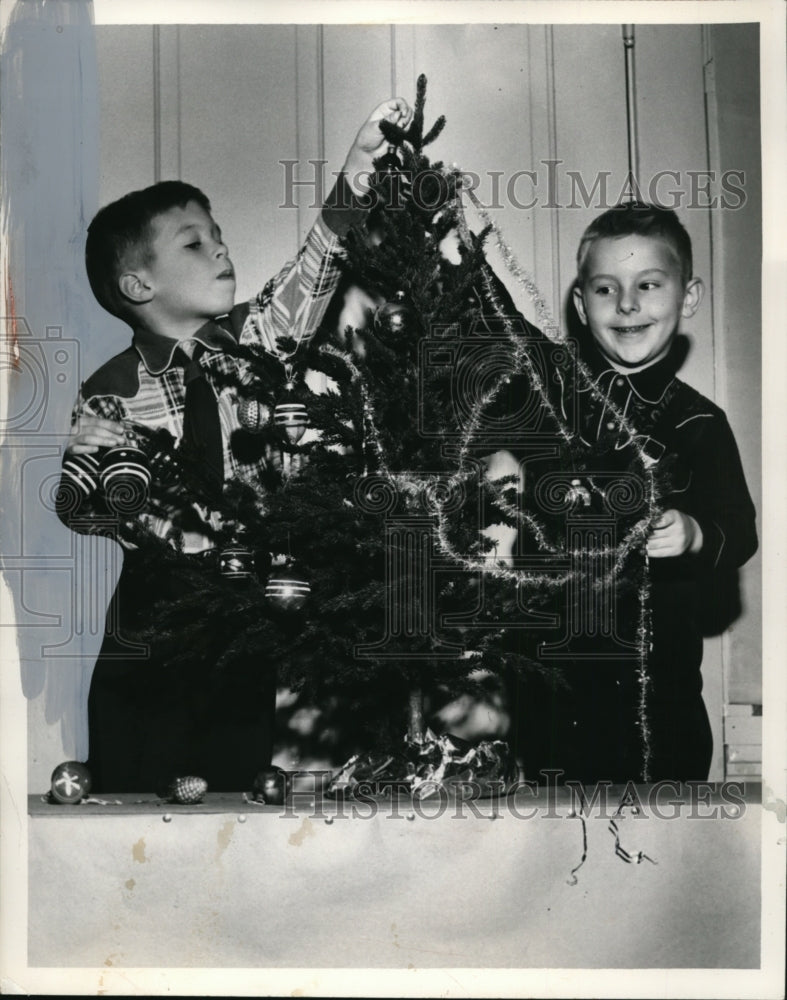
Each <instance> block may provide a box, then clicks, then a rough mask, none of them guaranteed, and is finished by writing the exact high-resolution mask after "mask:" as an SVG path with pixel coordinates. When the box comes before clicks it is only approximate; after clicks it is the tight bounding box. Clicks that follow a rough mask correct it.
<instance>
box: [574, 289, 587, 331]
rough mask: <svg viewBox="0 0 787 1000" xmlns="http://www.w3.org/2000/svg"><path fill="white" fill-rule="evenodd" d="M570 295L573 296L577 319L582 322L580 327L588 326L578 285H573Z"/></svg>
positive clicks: (583, 300) (583, 301) (582, 297)
mask: <svg viewBox="0 0 787 1000" xmlns="http://www.w3.org/2000/svg"><path fill="white" fill-rule="evenodd" d="M571 293H572V295H573V296H574V308H575V309H576V311H577V313H578V315H579V318H580V319H581V320H582V325H583V326H587V325H588V315H587V313H586V312H585V299H584V296H583V295H582V289H581V287H580V286H579V285H578V284H575V285H574V287H573V289H572V292H571Z"/></svg>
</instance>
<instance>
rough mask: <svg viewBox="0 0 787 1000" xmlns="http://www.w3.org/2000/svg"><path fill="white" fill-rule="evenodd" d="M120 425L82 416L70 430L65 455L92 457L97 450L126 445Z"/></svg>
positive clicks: (113, 421) (102, 418)
mask: <svg viewBox="0 0 787 1000" xmlns="http://www.w3.org/2000/svg"><path fill="white" fill-rule="evenodd" d="M127 443H128V442H127V438H126V431H125V428H124V427H123V425H122V424H119V423H117V422H116V421H115V420H107V419H105V418H104V417H90V416H86V415H85V416H82V417H80V418H79V420H78V421H77V423H76V424H74V426H73V428H72V430H71V436H70V437H69V439H68V444H67V445H66V454H67V455H92V454H94V453H95V452H97V451H98V450H99V448H120V447H121V446H122V445H124V444H127Z"/></svg>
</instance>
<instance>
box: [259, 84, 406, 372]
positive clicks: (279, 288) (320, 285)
mask: <svg viewBox="0 0 787 1000" xmlns="http://www.w3.org/2000/svg"><path fill="white" fill-rule="evenodd" d="M411 117H412V111H411V109H410V107H409V106H408V104H407V102H406V101H405V100H403V99H402V98H400V97H397V98H393V99H392V100H389V101H384V102H383V103H382V104H379V105H378V106H377V107H376V108H375V109H374V111H372V113H371V114H370V115H369V117H368V118H367V119H366V121H365V122H364V124H363V125H362V126H361V128H360V129H359V131H358V134H357V136H356V137H355V141H354V142H353V144H352V146H351V147H350V150H349V152H348V154H347V158H346V160H345V163H344V166H343V168H342V171H341V173H340V175H339V178H338V180H337V182H336V185H335V186H334V188H333V190H332V191H331V193H330V194H329V195H328V197H327V198H326V201H325V205H324V206H323V209H322V211H321V213H320V215H319V217H318V219H317V221H316V222H315V223H314V225H313V226H312V228H311V230H310V231H309V234H308V235H307V237H306V240H305V241H304V244H303V246H302V247H301V249H300V251H299V252H298V255H297V257H296V258H295V259H294V260H292V261H290V262H289V263H287V264H286V265H285V266H284V267H283V268H282V269H281V271H279V273H278V274H277V275H276V276H275V277H274V278H272V279H271V280H270V281H269V282H268V283H267V284H266V285H265V287H264V288H263V290H262V291H261V292H260V293H259V295H257V297H256V298H255V299H254V300H253V301H252V303H251V308H250V312H249V316H248V318H247V319H246V321H245V323H244V326H243V330H242V333H241V343H258V344H261V346H263V347H264V348H265V349H266V350H269V351H272V352H274V353H277V350H278V349H277V340H278V339H279V338H280V337H292V338H293V339H294V340H296V341H297V342H299V343H300V342H301V341H308V340H310V339H311V337H313V336H314V334H315V332H316V330H317V328H318V327H319V325H320V322H321V321H322V318H323V316H324V314H325V310H326V309H327V307H328V303H329V302H330V300H331V297H332V296H333V293H334V292H335V291H336V287H337V285H338V283H339V278H340V274H341V271H340V266H339V260H340V258H341V257H342V256H343V253H344V251H343V249H342V246H341V237H342V236H344V235H345V234H346V233H347V231H348V230H349V229H350V227H351V226H352V225H354V224H357V223H358V222H359V221H360V220H361V219H362V218H363V215H364V212H365V211H366V210H367V209H368V207H369V204H368V199H364V195H365V194H367V193H368V187H367V180H368V177H369V174H370V173H371V171H372V170H373V161H374V159H375V158H376V157H378V156H380V155H381V154H382V153H383V151H384V149H385V145H386V143H385V139H384V137H383V134H382V132H381V131H380V121H381V120H382V119H387V120H388V121H390V122H393V123H394V124H397V125H400V126H402V127H404V126H406V125H407V124H408V123H409V121H410V118H411Z"/></svg>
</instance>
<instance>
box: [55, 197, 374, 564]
mask: <svg viewBox="0 0 787 1000" xmlns="http://www.w3.org/2000/svg"><path fill="white" fill-rule="evenodd" d="M359 218H360V214H359V209H358V208H357V207H355V205H354V203H353V200H352V198H351V197H349V196H348V189H347V187H346V183H345V181H344V178H340V180H339V183H338V184H337V186H336V188H335V189H334V191H333V192H332V193H331V195H330V196H329V199H328V201H327V202H326V207H324V208H323V211H322V213H321V215H320V217H319V218H318V219H317V221H316V222H315V224H314V226H313V227H312V229H311V230H310V232H309V234H308V235H307V237H306V240H305V242H304V245H303V247H302V248H301V250H300V251H299V253H298V255H297V257H296V258H295V260H293V261H291V262H290V263H288V264H286V265H285V266H284V267H283V268H282V270H281V271H280V272H279V273H278V274H277V275H276V276H275V277H273V278H272V279H271V280H270V281H268V283H267V284H266V285H265V287H264V288H263V289H262V291H261V292H260V293H259V294H258V295H257V296H255V297H254V298H253V299H252V300H251V301H249V302H246V303H241V304H239V305H237V306H235V307H234V308H233V309H232V311H231V312H230V313H229V314H228V315H227V316H224V317H218V318H217V319H216V320H214V321H211V322H208V323H206V324H205V325H204V326H203V327H202V328H201V329H200V330H198V331H197V332H196V333H195V334H194V336H193V337H191V338H189V339H187V340H175V339H173V338H169V337H163V336H160V335H156V334H152V333H150V332H148V331H145V330H142V329H140V330H137V331H135V333H134V337H133V340H132V345H131V347H129V348H128V349H126V350H125V351H123V352H122V353H120V354H118V355H116V356H115V357H114V358H112V359H111V360H110V361H108V362H107V363H106V364H105V365H103V366H102V367H101V368H99V369H98V371H96V372H95V373H94V374H93V375H92V376H91V377H90V378H88V379H87V380H86V381H85V383H84V384H83V386H82V388H81V391H80V393H79V397H78V399H77V401H76V405H75V407H74V410H73V414H72V423H75V422H76V421H78V420H79V418H80V417H81V416H83V415H88V416H96V417H104V418H106V419H109V420H114V421H117V422H121V423H126V424H131V425H137V426H140V427H143V428H146V429H148V430H152V431H157V430H166V431H167V432H168V433H169V434H170V435H171V437H172V439H173V441H174V442H175V443H178V442H180V440H181V438H182V436H183V410H184V402H185V394H186V389H185V380H184V374H185V371H186V368H187V367H188V366H189V365H190V364H191V358H192V356H193V354H194V350H195V347H196V346H197V344H202V345H203V346H204V347H205V348H206V350H205V351H203V352H201V354H200V356H199V359H198V364H199V365H200V367H201V368H202V369H203V371H204V372H205V376H206V378H207V381H208V383H209V385H210V386H211V387H212V388H213V391H214V393H215V395H216V399H217V406H218V413H219V420H220V423H221V429H222V442H223V450H224V456H223V457H224V474H225V479H226V480H229V479H232V478H235V479H241V480H246V481H250V482H255V483H256V482H258V481H259V475H260V473H261V472H262V471H264V469H265V468H266V467H268V466H269V465H270V464H271V463H273V464H274V465H278V464H280V463H281V460H282V457H281V452H280V450H279V449H272V448H270V447H264V448H263V447H260V446H257V447H251V448H245V449H243V448H241V449H238V448H236V447H235V446H234V443H233V442H234V438H235V436H236V432H238V431H239V430H240V428H241V424H240V421H239V417H238V401H239V400H238V391H237V389H238V386H239V385H240V384H242V383H243V382H244V381H245V380H246V379H247V378H248V376H249V374H250V373H249V364H248V362H247V361H246V360H245V359H243V358H240V357H238V356H237V354H235V353H233V349H234V348H236V347H237V345H238V344H240V345H242V346H244V347H261V348H263V349H264V350H265V351H266V352H268V353H269V354H270V355H272V356H274V357H278V358H279V359H280V360H281V362H282V380H281V381H282V385H283V383H284V374H283V373H284V367H283V366H284V362H285V361H286V360H287V357H288V355H286V354H284V353H283V352H282V351H281V350H280V348H279V346H278V340H279V338H281V337H287V338H291V339H292V340H293V341H294V342H295V344H296V348H295V357H293V360H297V346H300V345H301V344H305V343H307V342H308V341H309V340H310V339H311V338H312V336H313V335H314V333H315V331H316V330H317V328H318V327H319V324H320V322H321V320H322V318H323V315H324V313H325V310H326V308H327V306H328V303H329V302H330V300H331V297H332V296H333V293H334V292H335V290H336V287H337V285H338V283H339V278H340V259H341V258H342V257H343V256H344V251H343V249H342V246H341V236H342V235H344V233H345V232H346V231H347V229H348V228H349V227H350V225H351V224H353V223H354V222H356V221H358V219H359ZM268 402H269V403H270V402H271V401H268ZM63 475H64V477H67V476H68V475H69V470H68V466H67V465H66V467H65V468H64V473H63ZM77 494H78V495H81V494H79V491H77ZM70 495H71V496H73V495H74V490H73V489H72V490H71V491H70ZM59 513H60V516H61V519H62V520H63V521H64V523H66V524H68V525H69V526H70V527H72V528H74V529H75V530H77V531H82V532H90V531H93V530H99V531H102V532H103V531H106V530H107V529H106V524H105V521H106V513H107V512H106V510H105V509H104V508H103V504H102V502H101V497H100V495H99V493H94V494H92V495H91V496H89V497H85V498H83V499H82V502H80V503H79V504H78V505H76V506H75V505H74V504H70V505H68V506H66V507H64V508H62V509H60V511H59ZM200 514H201V516H203V517H204V518H206V519H207V520H208V522H209V523H211V524H212V525H213V526H214V527H215V526H218V519H217V517H216V515H215V514H211V513H210V512H207V511H204V510H202V509H201V508H200ZM141 519H142V520H143V521H144V522H145V523H146V525H147V526H148V527H149V528H150V529H151V530H152V531H153V532H154V533H155V534H156V535H158V536H159V537H162V538H166V537H168V536H169V535H171V534H172V531H173V525H172V523H171V522H170V521H169V520H168V519H166V518H162V517H154V516H152V515H150V514H145V515H143V516H142V517H141ZM119 540H120V541H121V542H122V539H119ZM210 545H211V543H210V541H209V539H208V537H207V536H206V535H204V534H202V533H200V532H187V533H186V535H185V538H184V547H185V550H186V551H200V550H204V549H206V548H209V547H210Z"/></svg>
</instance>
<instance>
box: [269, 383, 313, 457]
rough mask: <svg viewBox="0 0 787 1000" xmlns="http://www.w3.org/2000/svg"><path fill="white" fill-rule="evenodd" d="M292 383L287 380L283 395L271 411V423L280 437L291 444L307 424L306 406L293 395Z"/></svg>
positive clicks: (298, 437)
mask: <svg viewBox="0 0 787 1000" xmlns="http://www.w3.org/2000/svg"><path fill="white" fill-rule="evenodd" d="M293 389H294V383H293V382H291V381H290V382H287V384H286V386H285V389H284V395H283V396H282V398H281V399H280V400H279V402H278V403H277V404H276V407H275V409H274V411H273V424H274V426H275V428H276V430H277V431H278V432H279V434H280V435H281V437H282V438H284V440H285V441H287V442H288V443H289V444H291V445H295V444H297V443H298V442H299V441H300V439H301V438H302V437H303V435H304V434H305V433H306V428H307V427H308V426H309V414H308V412H307V410H306V406H305V405H304V404H303V403H302V402H301V401H300V400H298V399H296V398H295V396H294V395H293Z"/></svg>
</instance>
